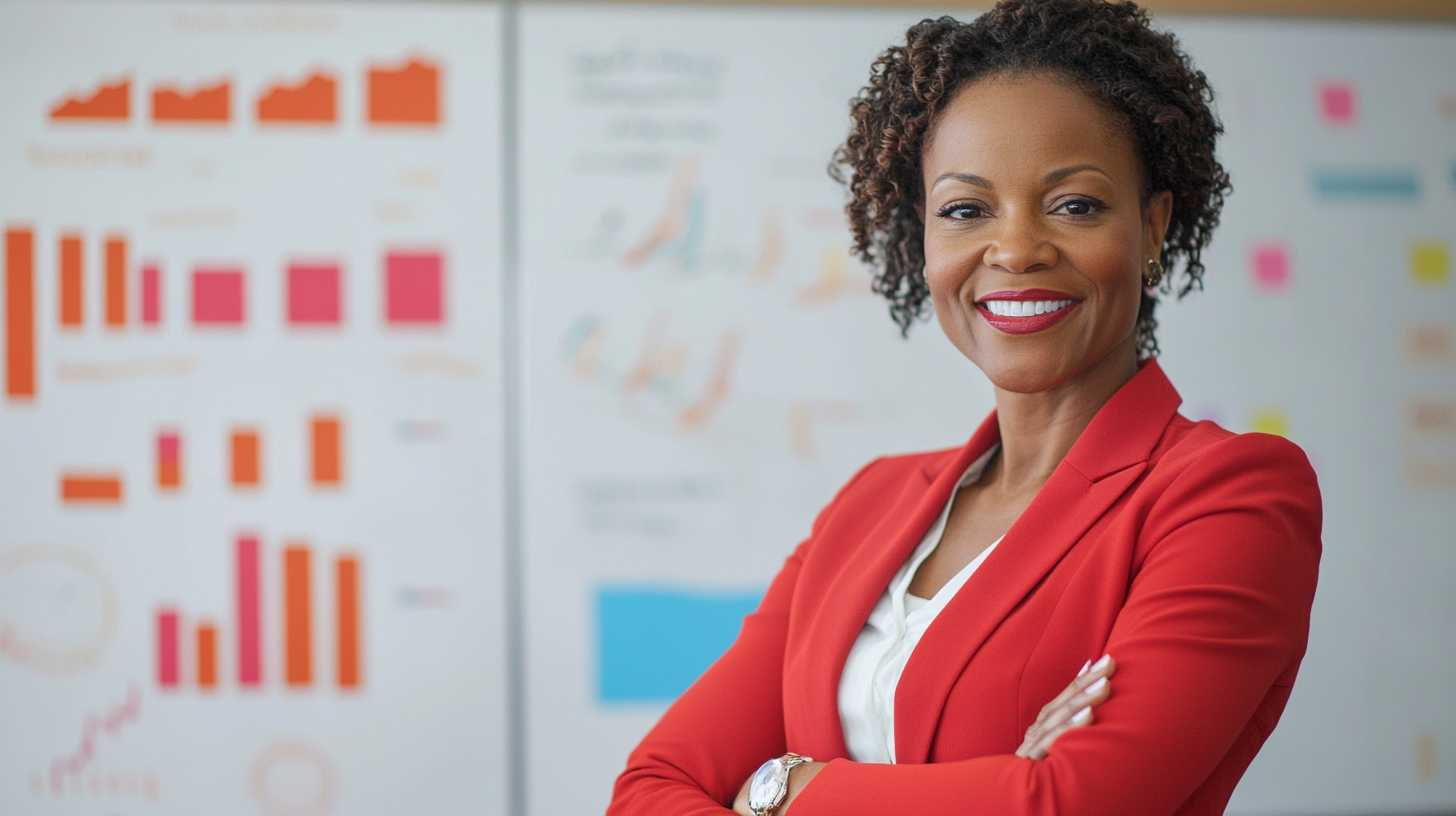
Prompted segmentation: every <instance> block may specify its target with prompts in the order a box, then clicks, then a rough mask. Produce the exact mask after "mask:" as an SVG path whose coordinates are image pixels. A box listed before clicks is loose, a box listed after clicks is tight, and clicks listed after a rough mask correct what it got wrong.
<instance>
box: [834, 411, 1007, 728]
mask: <svg viewBox="0 0 1456 816" xmlns="http://www.w3.org/2000/svg"><path fill="white" fill-rule="evenodd" d="M1000 438H1001V432H1000V428H999V427H998V426H997V424H996V414H995V412H994V411H993V412H992V413H991V415H990V416H989V417H987V418H986V420H985V421H984V422H982V423H981V426H980V427H979V428H977V429H976V433H975V434H974V435H973V436H972V437H971V440H970V442H968V443H967V444H966V445H965V447H963V448H961V449H960V450H959V451H956V452H955V455H954V456H953V457H951V459H950V461H949V463H948V464H945V465H944V466H943V467H941V468H940V469H939V470H938V471H936V470H935V469H933V468H932V467H930V466H927V467H925V468H922V469H921V470H920V471H919V473H918V474H917V476H921V477H923V479H924V481H921V480H920V479H916V480H915V481H914V483H913V484H907V485H905V489H904V490H903V492H902V493H901V495H900V498H899V500H898V501H897V502H896V504H895V506H894V507H893V508H892V509H891V510H890V512H888V513H886V514H885V517H884V519H883V520H882V521H881V522H880V523H879V524H878V525H876V526H875V528H874V529H873V531H872V532H871V533H870V534H869V535H868V536H866V537H865V539H864V540H863V541H862V542H860V544H859V547H858V552H856V553H855V554H854V555H853V556H851V557H849V558H846V559H845V560H844V564H845V568H844V569H843V570H842V571H841V572H840V573H839V575H838V576H837V577H835V579H834V581H833V583H832V584H831V586H830V589H829V593H828V595H827V597H828V598H830V599H832V601H831V603H830V604H828V605H826V606H825V607H823V608H821V609H820V610H819V614H818V615H817V616H816V618H815V620H814V623H813V624H812V626H811V629H810V632H809V638H808V642H809V643H812V644H815V647H814V649H813V662H812V663H810V664H809V665H808V666H807V667H806V669H807V672H808V673H810V674H811V676H812V678H813V679H812V681H811V682H809V683H807V684H806V688H805V690H806V691H808V692H809V693H808V694H807V695H806V699H805V702H806V703H808V704H809V705H810V706H812V707H813V709H814V715H813V720H814V721H815V722H818V723H820V727H819V729H817V731H816V733H820V734H834V735H836V737H837V740H836V742H835V745H836V746H837V748H836V753H835V754H834V756H848V753H849V751H848V748H847V746H845V744H844V733H843V731H842V729H841V727H840V721H839V679H840V676H841V675H842V674H843V673H844V664H845V662H846V661H847V660H848V659H849V650H850V649H851V648H853V647H854V642H855V640H856V639H857V638H858V637H859V633H860V630H862V629H863V628H864V625H865V621H867V620H869V617H870V612H871V611H872V610H873V609H874V607H875V604H876V603H877V602H878V601H879V599H880V596H881V595H883V594H884V592H885V588H886V587H888V586H889V585H890V579H892V578H894V577H895V573H896V572H897V571H899V569H900V566H901V565H902V564H904V563H905V559H907V558H909V557H910V553H911V552H913V551H914V549H915V545H916V544H919V543H920V539H921V538H923V537H924V536H925V531H926V530H928V529H930V525H931V524H933V523H934V522H935V519H936V518H937V517H938V516H939V515H940V512H941V510H943V509H945V503H946V502H947V501H948V500H949V499H950V494H951V491H952V490H954V489H955V485H956V483H957V482H958V481H960V478H961V475H962V474H963V473H965V470H966V468H968V467H970V465H971V462H974V461H975V460H976V457H978V456H980V455H981V454H983V453H985V452H986V451H987V450H989V449H990V447H991V446H992V445H994V444H996V443H997V442H998V441H1000ZM942 461H943V462H944V461H945V460H942ZM821 649H822V650H821Z"/></svg>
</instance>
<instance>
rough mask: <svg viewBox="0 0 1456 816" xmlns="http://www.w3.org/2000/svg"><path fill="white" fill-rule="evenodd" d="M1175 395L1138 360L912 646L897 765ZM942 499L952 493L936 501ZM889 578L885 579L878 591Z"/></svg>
mask: <svg viewBox="0 0 1456 816" xmlns="http://www.w3.org/2000/svg"><path fill="white" fill-rule="evenodd" d="M1180 402H1181V399H1180V398H1179V396H1178V393H1177V391H1175V390H1174V389H1173V386H1172V384H1171V383H1169V382H1168V379H1167V377H1165V376H1164V375H1163V373H1162V370H1161V369H1160V368H1159V367H1158V364H1157V361H1156V360H1152V361H1148V362H1147V363H1145V364H1143V367H1142V370H1141V371H1139V372H1138V374H1136V375H1135V376H1134V377H1133V378H1132V379H1131V380H1129V381H1128V382H1127V384H1125V385H1124V386H1123V387H1122V388H1121V389H1119V390H1118V392H1117V393H1116V394H1114V395H1113V397H1112V399H1111V400H1108V402H1107V404H1106V405H1104V406H1103V407H1102V410H1100V411H1099V412H1098V413H1097V416H1095V417H1093V419H1092V422H1091V423H1090V424H1089V425H1088V426H1087V429H1086V430H1084V431H1083V432H1082V436H1081V437H1080V438H1078V440H1077V442H1076V444H1074V445H1073V446H1072V450H1071V451H1069V452H1068V453H1067V456H1066V458H1065V459H1063V460H1062V463H1061V464H1060V465H1059V466H1058V467H1057V469H1056V470H1055V471H1054V472H1053V473H1052V477H1051V479H1049V480H1048V481H1047V483H1046V485H1044V486H1043V487H1042V489H1041V492H1039V493H1038V494H1037V497H1036V499H1035V500H1033V501H1032V503H1031V505H1030V506H1029V507H1027V508H1026V511H1025V512H1024V513H1022V515H1021V518H1019V519H1018V520H1017V521H1016V523H1015V524H1013V525H1012V527H1011V530H1010V531H1009V532H1007V534H1006V538H1005V539H1003V540H1002V542H1001V543H1000V544H999V545H997V547H996V549H995V550H993V551H992V552H991V555H989V556H987V558H986V562H985V563H984V564H982V565H981V567H980V569H978V570H977V571H976V572H975V574H974V575H972V576H971V579H970V580H969V581H967V582H966V584H965V586H964V587H962V588H961V590H960V592H958V593H957V594H956V596H955V597H954V598H952V599H951V601H950V603H948V604H947V605H946V607H945V609H943V610H942V611H941V613H940V615H939V616H937V617H936V619H935V622H934V623H932V624H931V625H930V628H929V629H928V630H926V632H925V635H924V636H923V637H922V638H921V640H920V643H919V644H918V645H917V646H916V647H915V651H914V652H913V653H911V655H910V660H909V662H908V663H907V664H906V666H905V670H904V673H903V674H902V675H901V677H900V683H899V685H898V686H897V687H896V690H895V761H896V762H897V763H900V764H918V763H924V762H926V761H927V760H928V759H929V756H930V748H931V744H932V742H933V740H934V738H935V731H936V728H937V727H938V726H939V722H940V716H941V711H942V709H943V708H944V706H945V701H946V698H947V697H948V696H949V694H950V690H951V687H952V686H953V685H954V684H955V682H956V680H957V679H959V677H960V676H961V674H962V673H963V672H964V671H965V669H966V665H967V664H968V663H969V662H970V660H971V658H972V657H973V656H974V655H975V653H976V651H977V650H978V649H980V647H981V645H982V644H983V643H985V642H986V639H987V638H989V637H990V636H991V633H992V632H994V631H995V630H996V627H997V626H999V625H1000V624H1001V621H1002V620H1004V619H1005V618H1006V616H1007V615H1009V614H1011V612H1012V610H1014V609H1015V608H1016V606H1017V605H1018V604H1020V603H1021V601H1022V599H1023V598H1025V597H1026V595H1027V594H1028V593H1029V592H1031V591H1032V589H1034V588H1035V587H1036V585H1037V584H1038V583H1040V582H1041V580H1042V578H1043V577H1045V576H1046V574H1047V573H1048V572H1050V571H1051V570H1052V568H1053V567H1055V566H1056V565H1057V562H1058V561H1060V560H1061V559H1062V556H1064V555H1065V554H1066V553H1067V551H1068V550H1070V549H1071V548H1072V546H1073V545H1074V544H1076V543H1077V541H1078V540H1080V539H1081V537H1082V535H1083V534H1084V533H1085V532H1086V531H1087V529H1088V528H1089V527H1091V526H1092V525H1093V524H1094V523H1096V521H1097V519H1098V518H1100V517H1101V516H1102V514H1103V513H1105V512H1106V511H1107V509H1108V508H1109V507H1110V506H1111V505H1112V504H1113V503H1114V502H1116V501H1117V499H1118V497H1120V496H1121V495H1122V494H1123V492H1125V491H1126V490H1127V489H1128V487H1130V486H1131V485H1132V484H1133V483H1134V482H1135V481H1137V478H1138V477H1139V476H1140V475H1142V473H1143V471H1144V470H1145V469H1146V467H1147V460H1148V456H1149V454H1150V453H1151V452H1152V450H1153V447H1154V446H1155V445H1156V444H1157V442H1158V440H1159V439H1160V438H1161V437H1162V434H1163V430H1164V429H1165V428H1166V427H1167V425H1168V422H1169V421H1171V420H1172V418H1173V416H1174V414H1175V413H1176V411H1177V410H1178V405H1179V403H1180ZM948 497H949V492H947V493H946V494H945V496H944V497H942V499H941V502H942V505H943V504H944V501H945V498H948ZM927 526H928V525H927ZM922 533H923V528H922ZM912 546H913V545H912ZM907 554H908V551H907ZM903 560H904V559H903V557H902V559H901V561H903ZM897 568H898V564H897ZM891 575H893V570H892V571H891ZM886 583H888V578H886V580H885V582H882V583H881V585H880V587H881V590H880V591H882V592H883V591H884V586H885V584H886ZM840 665H841V666H842V665H843V660H841V661H840Z"/></svg>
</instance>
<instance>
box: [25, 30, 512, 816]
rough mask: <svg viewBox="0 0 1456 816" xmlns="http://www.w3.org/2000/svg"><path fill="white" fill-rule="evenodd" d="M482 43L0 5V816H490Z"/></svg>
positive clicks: (485, 35)
mask: <svg viewBox="0 0 1456 816" xmlns="http://www.w3.org/2000/svg"><path fill="white" fill-rule="evenodd" d="M500 18H501V14H500V8H499V7H498V6H495V5H489V4H472V5H469V6H466V5H456V4H442V5H436V6H430V5H425V4H418V3H410V4H374V3H370V4H355V5H344V4H315V5H287V6H284V5H273V4H261V3H246V4H233V5H227V4H217V3H206V4H179V3H150V4H149V3H124V4H123V3H6V4H3V5H0V74H3V76H5V77H6V81H5V82H4V83H3V87H0V111H3V114H0V179H3V181H0V222H3V225H4V228H5V231H6V245H7V252H6V256H7V269H6V276H7V288H6V291H7V307H8V308H9V309H10V311H8V312H7V315H8V320H7V335H6V349H7V351H6V355H7V356H6V364H7V379H6V392H5V394H4V396H3V398H0V450H3V451H4V453H3V455H0V485H3V487H0V644H3V645H0V689H3V693H0V811H3V812H5V813H10V814H21V813H26V814H31V813H35V814H41V813H55V814H60V813H68V814H71V813H74V814H81V813H156V814H197V813H210V814H260V813H261V814H293V815H295V816H301V815H302V814H323V813H359V814H365V813H376V814H399V813H407V812H434V813H466V812H468V813H479V814H488V813H502V812H504V810H505V807H506V794H505V773H504V771H503V768H504V762H505V758H506V743H505V736H504V731H505V729H504V719H505V681H504V674H505V673H504V645H503V644H504V636H505V635H504V624H503V617H504V616H503V605H502V601H501V597H502V586H503V583H502V581H503V568H502V531H501V527H502V522H501V519H502V509H501V501H502V500H501V485H502V481H501V480H502V473H501V464H500V462H501V459H500V447H501V435H500V431H499V428H500V422H501V406H502V391H501V356H500V355H501V349H500V329H499V327H500V309H501V295H500V276H501V261H500V254H499V252H500V235H501V212H500V208H499V204H498V202H499V200H500V198H499V193H500V184H499V160H498V157H499V150H500V147H499V145H500V133H501V108H500V81H501V71H500V66H499V55H500V47H499V42H500V39H499V38H500V34H501V29H500ZM22 266H24V267H26V268H25V269H22V268H21V267H22ZM22 273H24V274H22ZM25 277H29V278H30V283H31V285H30V286H29V288H28V289H27V287H26V286H25V285H23V284H24V283H25V281H23V280H22V278H25ZM17 309H18V310H20V311H16V310H17ZM26 310H28V314H25V313H24V312H26ZM22 323H23V324H24V325H22ZM27 338H28V340H27ZM26 369H28V370H29V376H19V374H25V370H26ZM432 747H433V748H438V750H431V748H432Z"/></svg>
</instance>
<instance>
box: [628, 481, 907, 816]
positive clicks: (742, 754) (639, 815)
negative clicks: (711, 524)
mask: <svg viewBox="0 0 1456 816" xmlns="http://www.w3.org/2000/svg"><path fill="white" fill-rule="evenodd" d="M876 461H879V460H876ZM874 464H875V462H871V463H870V464H869V465H866V466H865V467H864V468H863V469H861V470H860V472H859V473H858V474H856V475H855V477H854V478H852V479H850V481H849V483H848V484H846V485H845V486H844V488H842V489H841V490H840V491H839V494H838V495H837V496H836V497H835V498H834V500H833V501H831V502H830V503H829V505H828V506H827V507H825V508H824V509H823V510H822V511H821V512H820V513H819V516H818V518H817V519H816V520H815V522H814V526H813V528H812V530H811V532H810V535H809V538H808V539H806V540H805V541H804V542H803V543H801V544H800V545H799V546H798V547H797V548H796V549H795V550H794V553H793V554H792V555H790V556H789V558H788V560H787V561H785V562H784V566H783V568H782V569H780V570H779V573H778V575H777V576H775V578H774V580H773V583H772V584H770V585H769V589H768V592H767V594H765V595H764V598H763V601H762V602H761V603H760V604H759V606H758V609H757V611H755V612H754V613H753V614H751V615H748V616H747V617H745V618H744V619H743V628H742V630H740V631H739V633H738V639H737V640H736V641H734V643H733V645H732V646H731V647H729V649H728V651H727V652H725V653H724V654H723V656H722V657H720V658H718V660H717V662H715V663H714V664H713V665H712V667H710V668H709V669H708V670H707V671H706V672H704V673H703V676H702V677H700V678H698V680H697V682H695V683H693V685H692V686H691V687H690V688H689V689H688V690H687V691H686V692H684V693H683V695H682V696H681V697H679V698H678V699H677V701H676V702H674V703H673V704H672V706H671V707H669V708H668V710H667V713H665V714H663V715H662V719H661V720H659V721H658V722H657V725H655V726H653V728H652V730H651V731H649V732H648V733H647V736H646V737H644V738H643V739H642V742H641V743H639V744H638V746H637V748H636V750H634V751H633V752H632V754H631V756H629V757H628V759H627V769H626V770H625V771H623V772H622V774H621V775H620V776H618V777H617V784H616V786H615V788H614V790H613V793H612V803H611V805H610V806H609V807H608V808H607V816H669V815H670V816H725V815H726V814H731V813H732V810H731V807H732V805H733V799H734V797H736V796H737V795H738V790H739V788H741V787H742V786H743V781H744V780H745V779H747V778H748V776H749V774H751V773H753V772H754V771H755V770H757V769H758V766H759V765H762V764H763V762H764V760H766V759H769V758H771V757H776V756H782V755H783V754H784V752H785V751H787V750H788V749H787V747H786V743H787V738H786V737H785V736H784V705H783V669H784V646H785V643H786V642H787V638H788V628H789V607H790V605H791V603H792V602H793V597H794V590H795V587H796V586H797V585H798V580H799V571H800V568H801V567H802V565H803V562H804V558H805V555H806V553H807V552H808V551H809V549H810V548H811V547H812V545H813V542H814V540H815V537H816V536H817V535H818V533H819V531H820V530H821V529H822V527H823V525H824V521H825V520H826V519H827V518H829V517H830V516H831V515H832V514H833V512H834V509H835V507H836V506H838V504H839V502H840V499H841V498H842V497H843V496H844V495H845V494H846V493H848V492H849V489H850V487H851V486H852V485H853V484H854V483H855V482H856V481H858V480H859V478H860V477H861V476H863V475H864V473H866V472H867V471H868V470H869V469H870V468H871V467H873V466H874Z"/></svg>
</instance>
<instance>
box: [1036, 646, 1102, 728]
mask: <svg viewBox="0 0 1456 816" xmlns="http://www.w3.org/2000/svg"><path fill="white" fill-rule="evenodd" d="M1116 671H1117V662H1116V661H1114V660H1113V659H1112V655H1103V656H1102V657H1101V658H1100V659H1098V661H1097V662H1096V663H1091V664H1089V665H1088V666H1086V667H1085V668H1084V670H1083V671H1082V673H1079V674H1078V675H1077V677H1076V678H1075V679H1074V680H1072V682H1071V683H1069V684H1068V685H1067V687H1066V688H1065V689H1063V690H1062V693H1061V694H1058V695H1057V696H1056V697H1055V698H1054V699H1053V700H1052V701H1051V702H1050V703H1047V704H1046V705H1045V706H1043V707H1042V709H1041V714H1040V715H1039V716H1038V718H1037V719H1038V720H1040V719H1041V717H1044V716H1047V715H1049V714H1050V713H1051V712H1052V711H1054V710H1056V709H1057V708H1059V707H1061V706H1065V705H1066V704H1067V701H1068V700H1070V699H1071V698H1072V697H1074V696H1075V695H1077V694H1079V693H1080V692H1081V691H1082V690H1083V689H1085V688H1087V687H1088V686H1090V685H1092V684H1093V683H1095V682H1097V681H1098V680H1099V679H1101V678H1103V677H1111V676H1112V675H1113V673H1114V672H1116Z"/></svg>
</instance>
